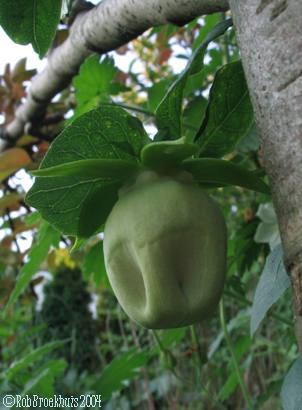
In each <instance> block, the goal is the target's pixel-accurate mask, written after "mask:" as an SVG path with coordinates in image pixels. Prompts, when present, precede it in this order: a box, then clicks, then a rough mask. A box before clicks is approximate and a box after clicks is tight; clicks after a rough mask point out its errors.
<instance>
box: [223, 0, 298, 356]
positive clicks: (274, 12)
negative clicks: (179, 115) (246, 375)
mask: <svg viewBox="0 0 302 410" xmlns="http://www.w3.org/2000/svg"><path fill="white" fill-rule="evenodd" d="M230 6H231V10H232V15H233V19H234V23H235V27H236V29H237V38H238V41H239V46H240V51H241V56H242V60H243V65H244V68H245V73H246V77H247V82H248V85H249V89H250V93H251V97H252V100H253V107H254V110H255V115H256V121H257V126H258V130H259V134H260V137H261V141H262V148H263V155H264V161H265V168H266V171H267V173H268V175H269V178H270V181H271V186H272V193H273V202H274V206H275V209H276V212H277V216H278V222H279V228H280V233H281V238H282V243H283V248H284V254H285V264H286V266H287V270H288V273H289V275H290V277H291V281H292V287H293V292H294V314H295V321H296V335H297V340H298V345H299V348H300V351H301V352H302V206H301V204H302V119H301V113H302V70H301V67H302V53H301V50H302V25H301V16H302V2H301V0H278V1H277V0H270V1H267V0H250V1H238V0H230Z"/></svg>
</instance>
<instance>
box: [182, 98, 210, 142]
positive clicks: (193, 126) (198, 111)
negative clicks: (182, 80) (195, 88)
mask: <svg viewBox="0 0 302 410" xmlns="http://www.w3.org/2000/svg"><path fill="white" fill-rule="evenodd" d="M206 107H207V100H206V99H205V98H204V97H202V96H198V97H195V98H194V99H193V100H192V101H190V102H189V104H188V105H187V106H186V108H185V110H184V115H183V126H184V132H183V133H184V135H185V137H186V139H187V141H193V140H194V137H195V135H196V133H197V131H198V130H199V128H200V126H201V123H202V120H203V118H204V115H205V111H206Z"/></svg>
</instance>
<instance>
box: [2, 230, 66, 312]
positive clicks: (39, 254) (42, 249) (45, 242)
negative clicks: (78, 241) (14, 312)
mask: <svg viewBox="0 0 302 410" xmlns="http://www.w3.org/2000/svg"><path fill="white" fill-rule="evenodd" d="M59 239H60V234H59V232H57V231H55V230H54V229H53V228H52V227H51V226H50V225H48V224H47V223H44V224H43V225H42V227H41V228H40V231H39V235H38V241H37V243H36V244H35V245H34V246H33V247H32V248H31V250H30V252H29V254H28V262H26V263H25V265H24V266H23V267H22V269H21V271H20V272H19V275H18V277H17V283H16V285H15V288H14V290H13V291H12V293H11V295H10V297H9V300H8V302H7V305H6V307H5V311H6V310H7V309H8V308H9V307H10V306H11V305H12V304H13V303H15V301H16V300H17V298H18V297H19V296H20V295H21V293H22V292H23V291H24V290H25V288H26V287H27V286H28V284H29V282H30V281H31V279H32V277H33V276H34V274H35V273H37V271H38V269H39V267H40V265H41V263H42V262H43V260H44V259H45V258H46V256H47V254H48V251H49V248H50V247H51V246H52V245H53V246H57V244H58V242H59Z"/></svg>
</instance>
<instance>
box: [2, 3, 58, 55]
mask: <svg viewBox="0 0 302 410" xmlns="http://www.w3.org/2000/svg"><path fill="white" fill-rule="evenodd" d="M61 7H62V0H18V1H1V2H0V24H1V26H2V27H3V28H4V30H5V31H6V33H7V34H8V35H9V36H10V38H11V39H12V40H13V41H15V42H16V43H18V44H29V43H31V44H32V46H33V48H34V50H35V51H36V52H37V53H38V54H39V56H40V58H42V57H43V56H44V55H45V54H46V52H47V50H48V48H49V47H50V44H51V42H52V40H53V38H54V36H55V33H56V29H57V25H58V24H59V21H60V15H61Z"/></svg>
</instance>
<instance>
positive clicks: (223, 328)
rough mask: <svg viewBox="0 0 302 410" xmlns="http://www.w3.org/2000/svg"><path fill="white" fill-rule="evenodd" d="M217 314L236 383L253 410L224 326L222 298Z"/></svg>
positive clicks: (248, 405)
mask: <svg viewBox="0 0 302 410" xmlns="http://www.w3.org/2000/svg"><path fill="white" fill-rule="evenodd" d="M219 314H220V323H221V327H222V330H223V334H224V338H225V341H226V344H227V347H228V349H229V351H230V354H231V360H232V363H233V366H234V369H235V372H236V374H237V379H238V383H239V385H240V388H241V392H242V395H243V397H244V399H245V401H246V404H247V407H248V409H249V410H253V406H252V401H251V399H250V396H249V392H248V389H247V387H246V384H245V382H244V380H243V377H242V374H241V371H240V367H239V363H238V361H237V359H236V355H235V352H234V349H233V345H232V340H231V338H230V334H229V332H228V328H227V325H226V322H225V315H224V303H223V298H222V299H221V301H220V303H219Z"/></svg>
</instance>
